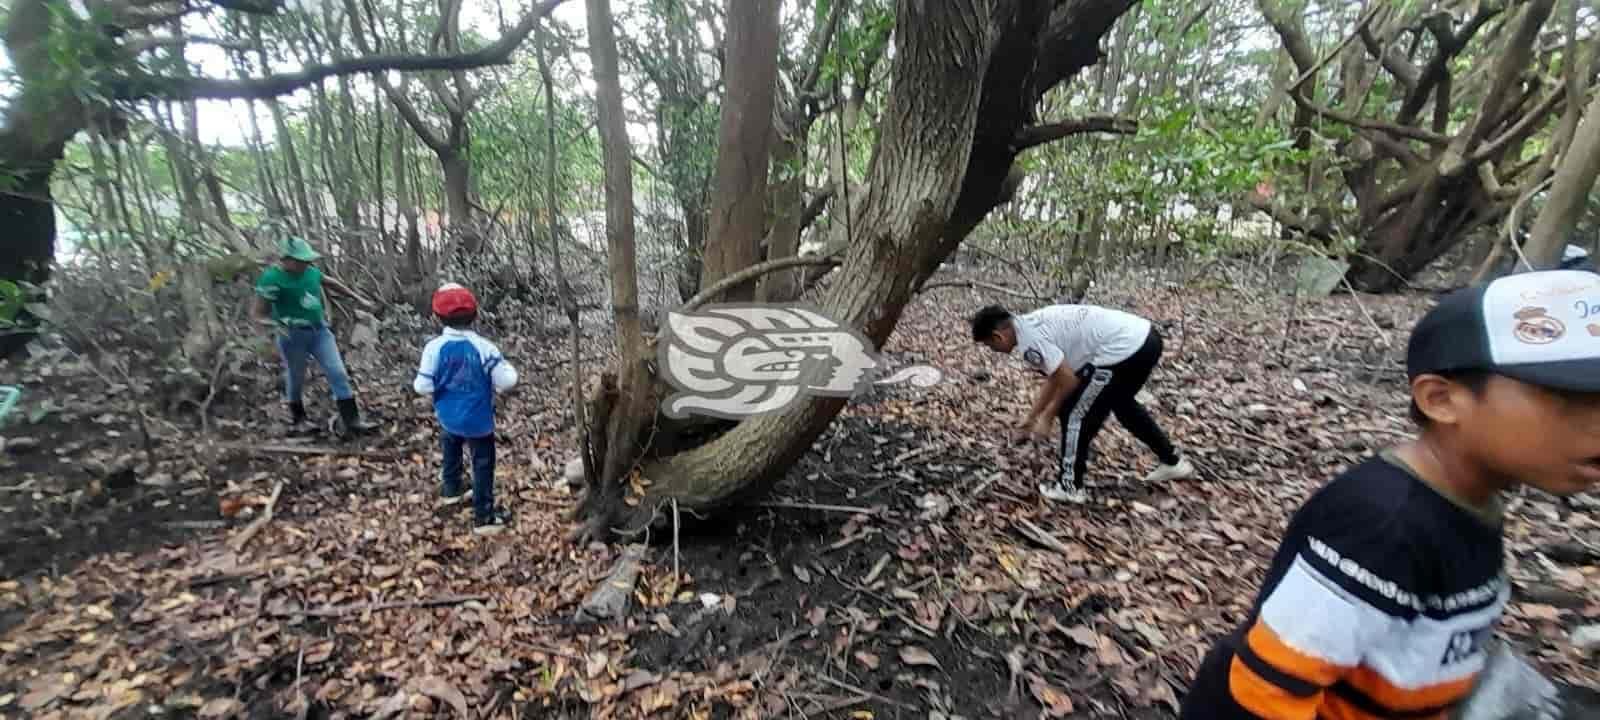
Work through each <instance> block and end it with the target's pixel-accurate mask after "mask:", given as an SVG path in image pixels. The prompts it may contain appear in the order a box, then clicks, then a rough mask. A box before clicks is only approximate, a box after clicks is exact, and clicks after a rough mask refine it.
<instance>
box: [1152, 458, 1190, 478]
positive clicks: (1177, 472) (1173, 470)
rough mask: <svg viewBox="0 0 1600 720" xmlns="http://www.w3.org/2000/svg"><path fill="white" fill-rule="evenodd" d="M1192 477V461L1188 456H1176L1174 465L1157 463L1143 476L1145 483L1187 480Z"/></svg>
mask: <svg viewBox="0 0 1600 720" xmlns="http://www.w3.org/2000/svg"><path fill="white" fill-rule="evenodd" d="M1192 477H1194V463H1191V462H1189V458H1178V464H1176V465H1157V466H1156V469H1154V470H1151V471H1150V474H1149V475H1146V476H1144V481H1145V482H1147V483H1164V482H1171V481H1173V480H1187V479H1189V478H1192Z"/></svg>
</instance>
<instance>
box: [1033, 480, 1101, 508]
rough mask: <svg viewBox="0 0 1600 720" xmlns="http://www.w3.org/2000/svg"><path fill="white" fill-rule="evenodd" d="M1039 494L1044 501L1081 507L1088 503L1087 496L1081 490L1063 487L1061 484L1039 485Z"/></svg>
mask: <svg viewBox="0 0 1600 720" xmlns="http://www.w3.org/2000/svg"><path fill="white" fill-rule="evenodd" d="M1039 494H1040V495H1043V496H1044V497H1045V499H1046V500H1054V501H1056V502H1064V503H1072V504H1073V505H1082V504H1084V503H1086V502H1089V494H1088V493H1086V492H1084V491H1083V489H1082V488H1078V487H1069V486H1064V485H1062V484H1061V483H1040V484H1039Z"/></svg>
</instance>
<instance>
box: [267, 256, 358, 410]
mask: <svg viewBox="0 0 1600 720" xmlns="http://www.w3.org/2000/svg"><path fill="white" fill-rule="evenodd" d="M321 257H322V256H321V255H320V254H318V253H317V251H316V250H313V249H311V244H310V243H308V242H306V241H305V240H303V239H301V238H297V237H296V238H289V239H288V240H287V241H285V242H284V244H283V248H282V251H281V257H280V258H279V260H278V262H277V264H275V265H270V266H268V267H267V269H266V271H265V272H263V273H261V277H260V279H258V280H257V281H256V298H255V302H254V303H253V304H252V305H251V307H250V316H251V317H252V318H253V319H255V321H256V322H258V323H260V324H261V325H262V326H264V327H268V328H272V329H273V330H274V331H275V334H276V337H277V344H278V354H279V356H280V357H282V358H283V366H284V389H283V392H284V395H285V397H286V398H287V399H288V401H289V432H290V433H291V434H303V433H306V432H310V431H311V430H312V426H311V423H310V421H309V420H307V419H306V404H305V398H304V390H305V380H306V361H307V360H309V359H315V360H316V361H317V364H318V365H320V366H321V367H322V374H323V375H324V376H326V377H327V378H328V386H329V387H330V388H331V389H332V391H333V399H334V402H335V403H337V404H338V406H339V417H338V418H337V419H336V420H335V430H337V431H338V434H339V435H343V436H348V435H352V434H355V433H364V432H369V431H371V430H373V429H375V428H376V426H374V425H372V424H371V423H368V422H367V421H365V420H362V419H361V411H360V409H359V408H357V406H356V397H355V392H354V391H353V390H351V389H350V375H349V374H348V373H347V372H346V370H345V366H344V358H343V357H342V356H340V355H339V344H338V342H336V341H335V340H334V337H333V331H332V330H330V329H328V320H327V310H326V308H327V306H328V302H327V292H326V290H332V291H333V292H334V293H335V294H337V295H340V296H342V297H345V298H348V299H350V300H351V301H353V302H355V303H356V304H357V305H360V306H361V307H362V309H364V310H367V311H369V312H370V311H371V310H372V309H373V308H372V304H371V303H369V302H367V301H366V300H363V299H362V298H361V296H359V295H357V294H356V293H355V292H354V291H352V290H350V288H347V287H345V286H344V285H343V284H341V283H339V282H338V281H337V280H334V279H333V278H328V277H324V276H323V274H322V271H321V270H320V269H318V268H317V267H316V265H314V264H313V263H315V262H316V261H317V260H319V259H321Z"/></svg>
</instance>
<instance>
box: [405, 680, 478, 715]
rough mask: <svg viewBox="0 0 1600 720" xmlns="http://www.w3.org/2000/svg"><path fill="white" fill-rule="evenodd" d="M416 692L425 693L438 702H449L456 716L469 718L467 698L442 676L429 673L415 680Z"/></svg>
mask: <svg viewBox="0 0 1600 720" xmlns="http://www.w3.org/2000/svg"><path fill="white" fill-rule="evenodd" d="M417 692H420V693H422V694H423V695H427V696H428V697H431V698H433V699H435V700H438V701H439V702H443V703H449V704H450V707H452V708H454V709H455V711H456V717H459V718H469V717H471V716H470V715H468V714H467V698H466V696H464V695H462V694H461V691H460V690H457V689H456V686H454V685H451V684H450V683H449V682H448V681H446V680H445V679H444V678H441V677H438V676H436V675H429V676H428V677H425V678H423V679H421V680H419V681H417Z"/></svg>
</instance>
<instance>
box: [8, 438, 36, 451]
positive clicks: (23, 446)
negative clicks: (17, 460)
mask: <svg viewBox="0 0 1600 720" xmlns="http://www.w3.org/2000/svg"><path fill="white" fill-rule="evenodd" d="M5 447H6V452H8V453H10V454H12V455H27V454H28V453H31V452H33V451H35V450H38V449H39V441H38V440H37V439H35V438H31V437H14V438H11V439H10V440H7V441H6V443H5Z"/></svg>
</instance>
